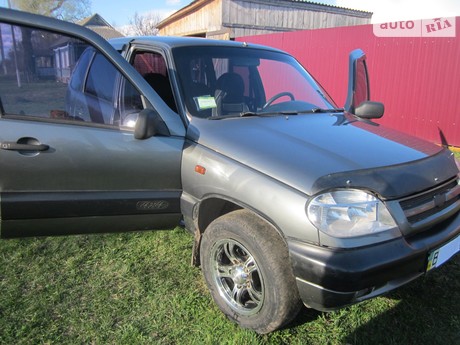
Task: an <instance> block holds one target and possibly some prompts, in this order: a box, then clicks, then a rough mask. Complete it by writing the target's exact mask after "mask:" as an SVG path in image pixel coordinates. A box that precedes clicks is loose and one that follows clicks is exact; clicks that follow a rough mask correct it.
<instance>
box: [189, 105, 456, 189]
mask: <svg viewBox="0 0 460 345" xmlns="http://www.w3.org/2000/svg"><path fill="white" fill-rule="evenodd" d="M188 138H189V139H190V140H193V141H195V142H197V143H198V144H200V145H203V146H205V147H207V148H210V149H212V150H214V151H216V152H219V153H220V154H223V155H225V156H227V157H229V158H231V159H233V160H235V161H238V162H240V163H241V164H244V165H246V166H248V167H250V168H252V169H255V170H257V171H259V172H261V173H263V174H265V175H268V176H270V177H272V178H274V179H277V180H279V181H281V182H283V183H285V184H287V185H289V186H291V187H293V188H296V189H298V190H299V191H301V192H303V193H306V194H309V195H311V194H315V193H318V192H320V191H323V190H327V189H330V188H365V189H369V190H372V191H373V192H375V193H377V194H379V195H380V196H381V197H384V198H395V197H401V196H404V195H409V194H411V193H415V192H417V191H420V190H424V189H427V188H431V187H432V186H433V185H434V184H435V183H436V182H442V181H445V180H447V179H449V178H452V177H453V176H455V175H456V173H457V168H456V165H455V162H454V159H453V157H451V155H450V153H449V151H447V150H444V149H443V148H442V147H439V146H436V145H434V144H431V143H428V142H426V141H424V140H420V139H418V138H415V137H411V136H409V135H406V134H403V133H401V132H398V131H395V130H391V129H388V128H385V127H383V126H380V125H377V124H375V123H373V122H370V121H362V120H360V121H358V120H357V119H356V118H355V117H353V116H351V115H344V114H337V115H332V114H309V115H294V116H276V117H244V118H226V119H220V120H209V119H198V118H194V119H193V120H192V121H191V123H190V126H189V130H188Z"/></svg>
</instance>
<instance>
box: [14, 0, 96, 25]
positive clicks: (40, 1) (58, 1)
mask: <svg viewBox="0 0 460 345" xmlns="http://www.w3.org/2000/svg"><path fill="white" fill-rule="evenodd" d="M9 2H10V3H11V6H12V7H13V8H16V9H19V10H22V11H26V12H31V13H36V14H42V15H45V16H48V17H54V18H58V19H62V20H66V21H69V22H77V21H79V20H81V19H83V18H85V17H88V16H89V15H90V14H91V0H33V1H31V0H9Z"/></svg>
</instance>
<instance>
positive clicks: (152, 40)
mask: <svg viewBox="0 0 460 345" xmlns="http://www.w3.org/2000/svg"><path fill="white" fill-rule="evenodd" d="M109 43H110V44H111V45H112V46H113V47H114V48H115V49H116V50H119V51H121V50H123V48H124V46H125V45H127V44H130V43H136V44H146V45H155V46H162V47H164V48H169V49H172V48H176V47H190V46H196V47H199V46H201V47H202V46H220V47H251V48H256V49H263V50H270V51H277V52H282V51H281V50H279V49H275V48H271V47H268V46H263V45H259V44H252V43H246V42H237V41H228V40H215V39H209V38H198V37H176V36H133V37H119V38H113V39H110V40H109ZM283 53H284V52H283Z"/></svg>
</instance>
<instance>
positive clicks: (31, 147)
mask: <svg viewBox="0 0 460 345" xmlns="http://www.w3.org/2000/svg"><path fill="white" fill-rule="evenodd" d="M1 148H2V150H9V151H46V150H48V149H49V148H50V147H49V145H45V144H19V143H15V142H12V141H4V142H2V143H1Z"/></svg>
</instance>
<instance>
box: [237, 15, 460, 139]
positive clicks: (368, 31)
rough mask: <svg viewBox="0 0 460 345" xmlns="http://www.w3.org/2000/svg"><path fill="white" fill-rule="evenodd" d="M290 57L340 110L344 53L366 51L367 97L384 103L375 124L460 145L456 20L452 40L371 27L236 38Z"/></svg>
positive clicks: (344, 81)
mask: <svg viewBox="0 0 460 345" xmlns="http://www.w3.org/2000/svg"><path fill="white" fill-rule="evenodd" d="M238 40H239V41H245V42H250V43H259V44H265V45H269V46H272V47H276V48H279V49H282V50H285V51H288V52H289V53H291V54H292V55H294V56H295V57H296V58H297V59H298V60H299V61H300V62H301V63H302V64H303V65H304V66H305V67H306V68H307V69H308V70H309V71H310V73H312V74H313V76H314V77H315V78H316V79H317V80H318V81H319V82H320V83H321V84H322V85H323V86H324V87H325V88H326V90H328V92H329V93H330V95H331V96H332V98H333V99H334V100H335V101H336V102H337V104H338V105H339V106H343V105H344V102H345V97H346V91H347V80H348V54H349V52H350V51H351V50H353V49H356V48H361V49H363V50H364V51H365V52H366V55H367V64H368V69H369V75H370V84H371V99H372V100H375V101H381V102H383V103H384V104H385V115H384V116H383V118H382V119H381V120H379V122H380V123H381V124H384V125H386V126H389V127H392V128H396V129H399V130H401V131H403V132H406V133H409V134H413V135H415V136H418V137H421V138H425V139H427V140H430V141H432V142H436V143H448V144H449V145H452V146H459V147H460V17H456V37H436V38H426V37H376V36H375V35H374V33H373V27H372V25H359V26H352V27H340V28H332V29H318V30H305V31H296V32H288V33H280V34H270V35H259V36H248V37H240V38H238Z"/></svg>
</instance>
